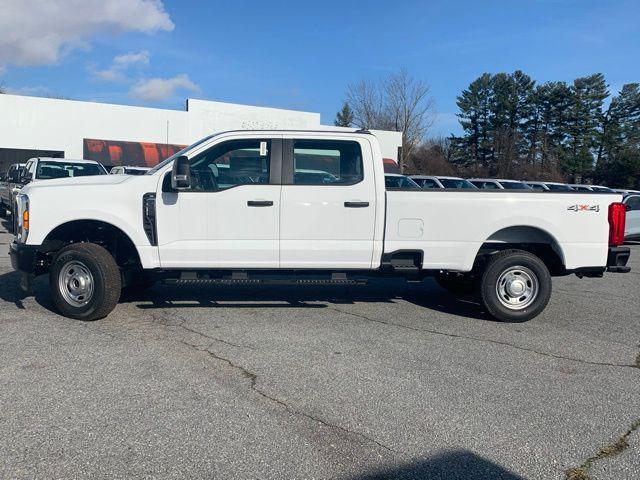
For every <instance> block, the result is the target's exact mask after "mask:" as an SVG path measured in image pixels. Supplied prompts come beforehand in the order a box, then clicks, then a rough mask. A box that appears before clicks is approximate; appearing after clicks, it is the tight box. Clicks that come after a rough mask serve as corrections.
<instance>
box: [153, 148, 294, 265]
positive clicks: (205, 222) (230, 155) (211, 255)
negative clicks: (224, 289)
mask: <svg viewBox="0 0 640 480" xmlns="http://www.w3.org/2000/svg"><path fill="white" fill-rule="evenodd" d="M281 142H282V141H281V140H280V139H275V138H252V139H246V138H243V139H238V140H233V139H230V140H222V141H220V142H219V143H216V144H214V145H212V146H209V147H208V148H205V149H204V150H203V151H200V152H196V153H195V154H194V155H193V156H192V157H190V160H189V163H190V166H191V176H192V186H191V188H190V190H188V191H180V192H175V191H171V188H170V173H169V174H168V176H167V178H165V180H164V182H163V187H162V192H161V193H160V194H159V195H158V198H159V200H158V201H157V202H156V203H157V223H158V249H159V252H160V263H161V265H162V267H163V268H172V267H173V268H184V267H193V268H277V267H278V265H279V249H278V245H279V235H280V229H279V223H280V189H281V186H280V184H279V183H280V178H279V176H280V171H279V166H280V160H281ZM275 170H277V171H275Z"/></svg>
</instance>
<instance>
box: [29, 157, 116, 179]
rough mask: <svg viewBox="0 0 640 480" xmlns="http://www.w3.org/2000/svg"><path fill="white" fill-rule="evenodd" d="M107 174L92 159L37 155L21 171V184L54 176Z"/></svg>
mask: <svg viewBox="0 0 640 480" xmlns="http://www.w3.org/2000/svg"><path fill="white" fill-rule="evenodd" d="M92 175H107V170H106V169H105V168H104V167H103V166H102V164H100V163H98V162H94V161H93V160H81V159H79V160H76V159H69V158H49V157H37V158H32V159H30V160H29V161H28V162H27V163H26V165H25V167H24V171H23V172H22V177H21V183H22V184H23V185H25V184H27V183H31V182H40V181H42V180H52V179H55V178H70V177H86V176H92Z"/></svg>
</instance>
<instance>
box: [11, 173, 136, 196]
mask: <svg viewBox="0 0 640 480" xmlns="http://www.w3.org/2000/svg"><path fill="white" fill-rule="evenodd" d="M133 178H134V177H132V176H130V175H90V176H86V177H75V178H73V177H72V178H54V179H51V180H38V181H35V182H32V183H30V184H28V185H26V186H25V187H23V188H22V192H23V193H28V192H30V191H33V190H40V189H41V188H49V187H58V186H61V187H65V188H70V187H73V186H79V187H86V186H91V185H96V186H97V185H118V184H120V183H122V182H126V181H127V180H131V179H133Z"/></svg>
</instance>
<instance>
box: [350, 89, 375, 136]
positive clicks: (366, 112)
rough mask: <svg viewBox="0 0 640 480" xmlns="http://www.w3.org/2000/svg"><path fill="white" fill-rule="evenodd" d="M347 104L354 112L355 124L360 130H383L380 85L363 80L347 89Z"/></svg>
mask: <svg viewBox="0 0 640 480" xmlns="http://www.w3.org/2000/svg"><path fill="white" fill-rule="evenodd" d="M347 103H348V104H349V106H350V107H351V109H352V110H353V122H354V124H355V125H357V126H358V127H360V128H382V127H381V121H382V96H381V91H380V85H378V84H375V83H373V82H371V81H368V80H361V81H360V82H358V83H356V84H351V85H349V86H348V87H347Z"/></svg>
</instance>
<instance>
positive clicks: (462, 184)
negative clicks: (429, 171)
mask: <svg viewBox="0 0 640 480" xmlns="http://www.w3.org/2000/svg"><path fill="white" fill-rule="evenodd" d="M409 178H411V180H413V181H414V182H416V183H417V184H418V185H420V188H426V189H429V188H476V186H475V185H474V184H473V183H471V182H469V181H468V180H465V179H464V178H460V177H443V176H431V175H411V176H410V177H409Z"/></svg>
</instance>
